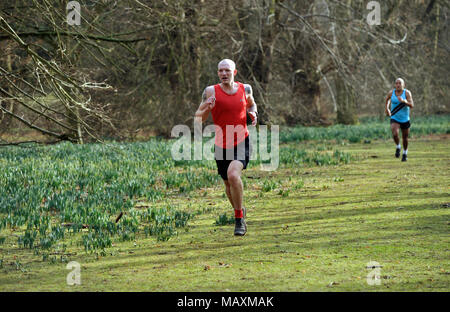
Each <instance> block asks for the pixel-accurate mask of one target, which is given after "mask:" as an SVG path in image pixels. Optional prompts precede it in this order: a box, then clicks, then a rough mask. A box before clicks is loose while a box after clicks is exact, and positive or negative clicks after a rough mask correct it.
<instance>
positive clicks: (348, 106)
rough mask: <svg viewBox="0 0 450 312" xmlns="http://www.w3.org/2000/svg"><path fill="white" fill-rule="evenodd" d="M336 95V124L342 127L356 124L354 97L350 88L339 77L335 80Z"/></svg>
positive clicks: (353, 92)
mask: <svg viewBox="0 0 450 312" xmlns="http://www.w3.org/2000/svg"><path fill="white" fill-rule="evenodd" d="M335 86H336V93H337V122H338V123H339V124H344V125H354V124H356V123H358V115H357V114H356V97H355V91H354V90H353V88H352V87H349V86H347V84H346V83H345V81H344V80H343V79H342V78H341V77H337V78H336V79H335Z"/></svg>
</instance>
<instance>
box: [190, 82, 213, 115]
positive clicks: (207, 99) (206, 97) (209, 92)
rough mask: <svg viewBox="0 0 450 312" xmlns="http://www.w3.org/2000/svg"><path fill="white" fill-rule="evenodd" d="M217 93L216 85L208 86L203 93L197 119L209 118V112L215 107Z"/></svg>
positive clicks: (196, 113)
mask: <svg viewBox="0 0 450 312" xmlns="http://www.w3.org/2000/svg"><path fill="white" fill-rule="evenodd" d="M214 96H215V94H214V87H211V86H209V87H206V88H205V90H204V91H203V94H202V102H201V104H200V106H199V107H198V109H197V111H196V112H195V118H194V120H195V121H200V122H203V121H205V120H206V118H208V116H209V112H210V111H211V110H212V109H213V108H214V105H215V101H216V99H215V97H214Z"/></svg>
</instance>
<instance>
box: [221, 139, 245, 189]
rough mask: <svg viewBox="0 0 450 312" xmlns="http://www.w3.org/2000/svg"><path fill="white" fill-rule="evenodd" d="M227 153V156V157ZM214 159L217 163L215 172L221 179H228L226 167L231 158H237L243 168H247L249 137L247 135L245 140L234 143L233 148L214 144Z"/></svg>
mask: <svg viewBox="0 0 450 312" xmlns="http://www.w3.org/2000/svg"><path fill="white" fill-rule="evenodd" d="M227 155H228V157H227ZM214 159H215V160H216V164H217V172H218V173H219V174H220V176H221V177H222V179H223V180H228V175H227V171H228V167H229V166H230V163H231V162H232V161H233V160H239V161H240V162H241V163H242V164H243V165H244V168H243V169H246V168H247V165H248V162H249V161H250V139H249V137H248V136H247V137H246V138H245V141H244V142H242V143H239V144H238V145H236V146H235V147H234V148H233V149H231V148H230V149H224V148H221V147H219V146H217V145H214Z"/></svg>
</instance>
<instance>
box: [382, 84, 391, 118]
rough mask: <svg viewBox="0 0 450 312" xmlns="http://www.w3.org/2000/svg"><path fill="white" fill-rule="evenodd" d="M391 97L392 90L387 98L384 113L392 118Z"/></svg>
mask: <svg viewBox="0 0 450 312" xmlns="http://www.w3.org/2000/svg"><path fill="white" fill-rule="evenodd" d="M391 96H392V90H391V91H389V93H388V95H387V96H386V103H385V108H384V111H385V112H386V116H391V111H390V109H389V105H390V104H391Z"/></svg>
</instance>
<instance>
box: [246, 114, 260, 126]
mask: <svg viewBox="0 0 450 312" xmlns="http://www.w3.org/2000/svg"><path fill="white" fill-rule="evenodd" d="M248 114H249V115H250V119H251V120H252V126H256V124H257V122H258V115H257V114H256V112H248Z"/></svg>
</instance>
